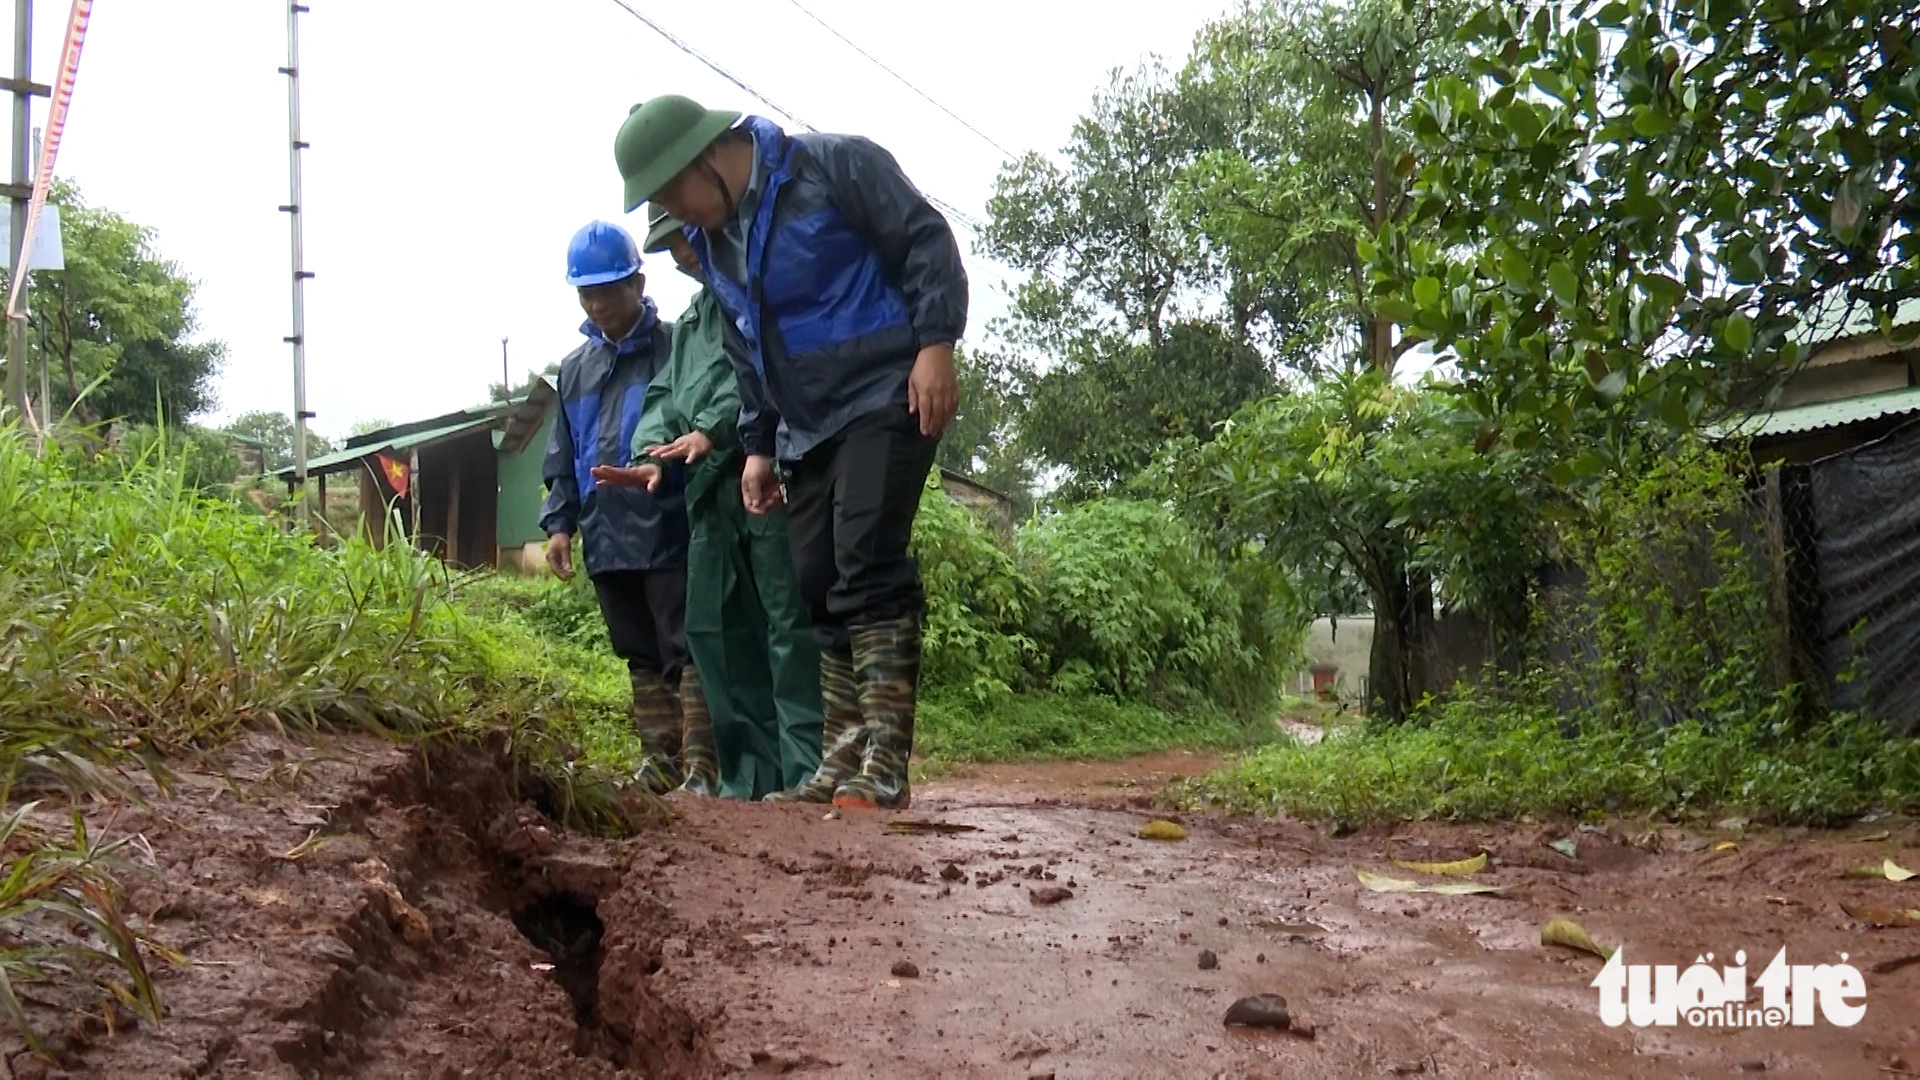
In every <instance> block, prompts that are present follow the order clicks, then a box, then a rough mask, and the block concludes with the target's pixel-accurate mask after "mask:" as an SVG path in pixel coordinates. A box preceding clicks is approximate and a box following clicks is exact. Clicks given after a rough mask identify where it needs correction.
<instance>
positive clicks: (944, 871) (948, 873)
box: [940, 863, 967, 881]
mask: <svg viewBox="0 0 1920 1080" xmlns="http://www.w3.org/2000/svg"><path fill="white" fill-rule="evenodd" d="M966 876H967V872H966V871H965V870H962V869H960V868H959V867H958V866H955V865H954V864H952V863H948V864H947V865H945V866H943V867H941V868H940V880H941V881H959V880H960V879H961V878H964V877H966Z"/></svg>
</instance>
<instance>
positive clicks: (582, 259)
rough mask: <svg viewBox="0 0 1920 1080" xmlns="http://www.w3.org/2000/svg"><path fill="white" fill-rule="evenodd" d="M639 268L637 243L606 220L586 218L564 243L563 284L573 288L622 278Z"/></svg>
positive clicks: (637, 271)
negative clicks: (564, 278)
mask: <svg viewBox="0 0 1920 1080" xmlns="http://www.w3.org/2000/svg"><path fill="white" fill-rule="evenodd" d="M639 272H640V246H639V245H638V244H635V243H634V242H633V237H632V236H629V235H628V234H627V230H625V229H623V228H621V227H620V226H618V225H615V224H613V223H612V222H609V221H590V222H588V223H587V224H585V225H583V226H581V228H580V231H579V232H577V233H574V234H573V240H572V242H570V243H568V244H567V284H569V285H572V286H574V287H575V288H586V287H587V286H589V285H605V284H607V283H608V282H612V281H623V280H625V279H627V278H630V277H632V276H633V275H635V274H637V273H639Z"/></svg>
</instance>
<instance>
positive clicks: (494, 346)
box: [0, 0, 1228, 435]
mask: <svg viewBox="0 0 1920 1080" xmlns="http://www.w3.org/2000/svg"><path fill="white" fill-rule="evenodd" d="M309 2H310V5H311V6H312V8H313V11H312V12H311V13H310V14H307V15H303V16H302V17H301V18H302V22H301V36H302V41H301V51H302V55H301V70H302V78H301V92H302V95H303V116H302V122H303V125H304V127H305V137H306V139H307V141H309V142H310V143H312V144H313V148H312V149H311V150H309V151H308V152H307V154H306V159H305V183H306V198H305V203H306V242H307V266H308V268H309V269H311V270H313V271H314V272H315V273H316V274H317V275H318V277H317V278H316V279H314V280H313V281H310V282H309V283H308V285H307V337H308V351H307V357H308V374H307V386H308V396H309V408H311V409H312V410H313V411H315V412H317V413H318V414H319V416H318V418H317V419H316V420H315V421H314V426H315V427H316V429H318V430H320V431H322V432H326V433H328V434H334V435H338V434H342V433H344V432H345V431H346V430H347V429H348V427H349V426H350V425H352V424H353V423H354V422H356V421H360V420H371V419H386V420H393V421H404V420H409V419H418V418H421V417H426V416H431V415H435V414H437V413H442V412H448V411H451V410H454V409H458V408H462V407H464V406H467V405H472V404H475V403H478V402H480V401H482V400H484V398H485V396H486V388H487V386H488V384H489V383H491V382H495V381H498V379H499V378H500V339H501V338H502V337H506V338H509V339H510V340H511V344H510V346H509V352H510V355H511V360H512V367H513V374H514V378H515V380H516V381H517V380H518V379H519V378H520V377H521V376H522V375H523V374H524V373H525V372H527V371H529V370H536V369H539V368H541V367H544V366H545V365H546V364H547V363H549V362H550V361H553V360H557V359H559V358H560V357H561V356H563V355H564V354H565V353H566V352H567V351H568V350H570V349H571V348H572V347H573V346H574V345H575V344H577V342H578V340H579V337H578V332H577V329H576V328H577V327H578V325H579V323H580V321H581V314H580V310H579V308H578V306H577V304H576V303H575V301H574V297H573V293H572V290H570V289H568V288H567V287H566V285H565V283H564V281H563V270H564V263H565V250H566V243H567V239H568V237H570V236H571V235H572V233H573V231H574V230H575V229H576V228H578V227H579V226H580V225H582V224H584V223H586V222H587V221H588V220H591V219H593V218H595V217H601V218H606V219H608V220H616V221H620V220H623V219H622V217H621V213H620V194H621V193H620V183H619V176H618V173H617V172H616V170H615V168H614V165H613V154H612V143H613V135H614V132H615V131H616V130H617V129H618V127H619V124H620V121H621V120H622V119H623V118H624V117H625V116H626V113H627V109H628V107H629V106H631V105H632V104H634V103H635V102H638V101H641V100H644V99H645V98H648V97H651V96H652V95H654V94H658V93H666V92H675V91H677V92H681V93H686V94H690V95H692V96H694V97H696V98H699V99H701V100H702V101H703V102H705V103H707V104H709V105H713V106H726V107H737V108H744V109H746V110H747V111H770V110H765V109H764V107H762V106H759V105H758V103H756V102H754V101H752V100H751V99H749V98H747V96H746V95H745V94H744V93H742V92H740V91H738V90H736V89H735V88H734V87H733V86H731V85H730V84H728V83H726V82H725V81H723V80H722V79H721V78H720V77H719V76H717V75H715V74H713V73H712V72H710V71H708V70H707V69H706V68H704V67H702V66H701V65H700V64H699V63H698V62H696V61H695V60H693V59H691V58H690V57H687V56H686V55H684V54H682V53H681V52H679V51H678V50H676V49H674V48H673V47H672V46H670V45H668V44H667V43H666V42H665V41H663V40H662V39H661V38H659V37H658V36H656V35H655V34H654V33H653V32H652V31H651V30H649V29H647V28H646V27H645V26H644V25H642V24H641V23H640V22H639V21H638V20H636V19H634V18H633V17H632V16H630V15H629V14H627V13H626V12H624V11H622V10H621V9H620V8H619V7H618V6H616V5H615V4H614V3H613V2H612V0H540V2H537V3H534V2H527V0H466V2H458V0H309ZM629 2H630V3H631V4H632V5H633V7H635V8H636V9H637V10H639V11H641V12H643V13H645V14H646V15H648V16H649V17H650V18H653V19H655V20H656V21H658V22H659V23H661V24H662V25H663V26H665V27H666V29H668V30H669V31H670V32H672V33H674V34H676V35H677V36H679V37H680V38H681V39H682V40H684V41H687V42H688V43H690V44H691V45H693V46H694V47H695V48H697V49H699V50H701V51H702V52H704V53H706V54H707V55H708V56H711V57H712V58H713V59H715V60H716V61H717V62H719V63H720V64H721V66H723V67H726V68H727V69H728V70H730V71H732V72H733V73H734V74H735V75H737V76H739V77H740V78H742V79H744V80H745V81H746V82H747V83H748V84H750V85H752V86H753V87H755V88H756V89H757V90H759V91H761V92H762V93H765V94H768V95H770V96H771V97H772V98H773V99H774V101H776V102H778V103H779V104H780V105H782V106H784V107H786V108H790V109H793V110H795V111H796V112H798V113H799V114H800V116H801V117H802V118H804V119H805V120H806V121H807V122H808V123H810V124H813V125H815V126H817V127H819V128H821V129H823V130H828V131H846V132H855V133H858V134H863V135H867V136H870V137H872V138H874V139H875V140H877V141H878V142H880V143H881V144H882V145H884V146H886V147H887V148H888V149H890V150H892V151H893V152H894V154H895V155H896V156H897V157H898V158H899V159H900V161H901V163H902V165H903V166H904V167H905V168H906V170H907V173H908V175H909V176H910V177H912V178H913V180H914V181H915V182H916V183H918V184H919V185H920V186H921V187H922V188H923V189H924V190H926V191H928V192H929V193H931V194H934V195H937V196H939V197H940V198H943V199H945V200H947V201H949V202H951V203H954V204H956V205H958V206H960V207H961V208H963V209H965V210H966V211H967V212H968V213H970V214H973V215H974V216H976V217H984V207H985V202H986V198H987V196H988V195H989V194H990V193H991V191H992V183H993V178H994V175H995V173H996V171H997V169H998V167H999V165H1000V160H1001V158H1000V155H999V153H998V152H997V151H995V150H994V149H993V148H991V147H990V146H988V145H986V144H985V143H984V142H982V141H981V140H980V139H978V138H977V137H976V136H974V135H973V134H971V133H969V132H968V131H967V130H966V129H965V128H963V127H961V126H960V125H958V124H957V123H955V122H954V121H953V120H951V119H949V118H948V117H947V116H946V115H944V114H942V113H941V112H939V111H938V110H937V109H935V108H934V107H933V106H931V105H929V104H927V103H926V102H925V101H923V100H921V99H920V98H918V97H916V96H915V95H914V94H912V93H911V92H910V91H908V90H907V89H906V88H904V87H902V86H901V85H900V84H899V83H897V82H895V81H894V80H893V79H892V78H891V77H890V76H888V75H887V74H886V73H885V72H883V71H881V70H879V69H878V68H876V67H874V66H873V65H872V64H870V63H868V62H867V61H866V60H863V59H862V58H861V57H860V56H859V55H858V54H856V53H855V52H853V51H852V50H851V49H849V48H848V47H847V46H846V45H844V44H842V43H841V42H840V41H838V40H837V39H835V38H833V37H832V36H831V35H829V34H828V33H827V31H825V30H823V29H821V28H820V27H819V26H818V25H816V24H815V23H813V22H812V21H811V20H809V19H808V18H807V17H806V16H805V15H804V14H802V13H801V12H800V11H799V10H797V9H796V8H795V7H794V6H793V4H792V3H791V2H790V0H732V2H730V3H728V4H725V5H716V4H707V3H679V4H669V3H665V2H662V0H629ZM801 2H803V3H805V4H806V6H807V7H808V9H810V10H812V11H813V12H814V13H815V14H817V15H819V16H820V17H821V18H823V19H825V20H826V21H827V22H829V23H831V24H833V25H834V26H835V27H836V28H837V29H839V30H840V31H841V32H842V33H844V34H846V35H847V36H848V37H850V38H852V39H853V40H854V41H856V42H858V43H860V45H861V46H862V47H864V48H865V49H866V50H867V51H868V52H870V53H872V54H873V55H874V56H876V57H878V58H879V59H880V60H881V61H883V62H885V63H886V64H888V65H889V66H891V67H893V68H894V69H895V70H897V71H899V72H901V73H902V74H904V75H906V76H907V77H908V78H909V79H911V80H913V81H914V82H915V83H917V84H918V85H919V86H920V87H921V88H922V89H924V90H926V91H927V92H928V93H929V94H932V95H933V96H934V97H935V98H937V99H939V100H940V101H941V102H942V103H944V104H945V105H947V106H948V107H949V108H951V109H953V110H954V111H955V112H957V113H959V114H960V115H961V116H963V117H966V118H967V120H968V121H969V122H971V123H972V124H974V125H975V126H977V127H979V128H980V129H981V130H983V131H985V132H986V133H987V134H989V135H991V136H992V137H993V138H994V139H995V140H997V141H998V142H1000V143H1002V144H1003V145H1005V146H1007V147H1009V148H1011V149H1013V150H1016V151H1024V150H1026V149H1029V148H1036V149H1043V150H1048V151H1051V150H1055V149H1057V148H1058V147H1059V146H1060V145H1061V144H1063V143H1064V142H1065V141H1066V138H1067V134H1068V131H1069V129H1070V127H1071V125H1072V124H1073V122H1074V120H1075V119H1076V118H1077V117H1078V116H1079V115H1080V113H1081V112H1082V111H1083V110H1084V109H1085V107H1086V105H1087V104H1088V102H1089V100H1090V99H1091V97H1092V94H1093V93H1094V91H1095V90H1096V89H1097V88H1099V87H1101V86H1103V85H1105V83H1106V81H1107V72H1108V71H1109V70H1111V69H1112V68H1114V67H1118V66H1126V67H1131V66H1133V65H1134V64H1136V63H1138V62H1139V61H1140V60H1141V59H1143V58H1144V57H1146V56H1147V55H1148V54H1160V55H1163V56H1166V57H1169V58H1175V59H1177V58H1179V57H1182V56H1184V55H1185V53H1186V51H1187V47H1188V45H1189V43H1190V41H1191V40H1192V36H1193V34H1194V32H1195V31H1196V30H1198V29H1199V28H1200V26H1201V25H1202V24H1204V23H1205V22H1206V21H1208V20H1209V19H1210V18H1212V17H1214V16H1216V15H1218V14H1219V13H1221V12H1222V11H1224V10H1225V9H1226V7H1227V6H1228V0H1184V2H1181V0H1176V2H1173V3H1167V2H1164V0H1162V2H1152V3H1150V2H1146V0H974V2H972V3H967V4H958V3H924V2H923V3H907V2H902V0H801ZM0 6H4V7H6V8H9V9H10V7H11V5H0ZM35 6H36V12H35V15H36V19H37V25H36V33H35V61H34V75H35V77H36V78H38V79H40V80H42V81H45V80H46V79H47V78H48V77H49V75H50V74H51V73H52V72H53V70H54V66H55V64H56V61H57V59H58V53H59V47H60V31H61V27H62V26H63V24H64V20H65V16H66V5H65V4H63V3H58V2H57V0H40V3H38V4H37V5H35ZM0 23H4V25H3V26H0V33H4V34H6V35H8V37H9V38H10V36H11V26H12V20H11V19H10V18H7V19H0ZM285 34H286V18H285V5H284V4H283V3H280V2H278V0H172V2H166V3H162V2H158V0H97V3H96V4H95V7H94V15H93V23H92V27H91V30H90V32H89V36H88V38H87V44H86V50H85V53H84V54H83V57H82V60H81V65H80V76H79V82H78V87H77V91H76V93H75V96H74V102H73V108H72V112H71V113H70V116H69V121H68V128H67V133H66V136H65V141H64V143H63V145H62V148H61V153H60V159H59V163H58V166H57V170H56V171H57V172H59V173H60V174H61V175H63V176H66V177H68V178H70V179H72V180H74V181H76V182H77V183H78V184H79V185H80V187H81V189H82V192H83V193H84V195H85V197H86V198H87V199H88V201H89V202H91V203H94V204H97V205H102V206H106V207H110V208H112V209H114V210H116V211H119V212H120V213H122V214H124V215H126V216H127V217H130V218H132V219H133V220H134V221H137V222H139V223H141V224H144V225H148V226H151V227H153V228H154V229H156V230H157V232H158V247H159V250H160V251H161V252H162V253H163V254H164V255H165V256H166V257H168V258H170V259H173V260H175V261H176V262H178V263H179V264H180V266H181V267H182V269H183V270H184V271H185V272H186V273H187V274H189V275H190V276H192V277H193V278H195V279H197V280H198V281H199V282H200V293H199V301H198V310H199V315H200V322H201V332H202V333H203V334H204V335H205V336H208V337H213V338H218V339H220V340H223V341H225V342H226V343H227V345H228V349H229V358H228V361H227V366H226V369H225V371H224V372H223V373H222V375H221V377H220V380H219V388H218V392H219V398H220V409H219V411H218V412H217V413H215V414H213V415H212V416H209V417H202V420H207V421H214V422H218V421H219V420H220V419H222V418H225V417H228V416H231V415H233V414H235V413H238V412H243V411H246V410H249V409H278V410H281V411H287V412H290V411H291V401H292V376H291V373H290V368H291V365H290V349H289V347H288V346H287V345H285V344H283V343H282V341H281V339H282V338H283V337H284V336H285V335H286V334H287V333H288V332H289V327H290V315H289V309H290V301H289V296H288V293H289V289H288V284H287V282H288V273H289V265H288V229H287V218H286V215H284V214H280V213H278V212H277V211H276V210H275V207H276V206H278V205H279V204H281V203H283V202H285V201H286V195H287V175H286V169H287V166H286V140H287V129H286V124H287V115H286V80H285V79H284V78H283V77H282V76H280V75H279V74H278V73H277V72H276V69H277V68H278V67H279V66H280V65H282V64H284V63H285V62H286V40H285ZM11 51H12V47H11V44H9V45H8V46H7V51H6V52H5V53H0V63H3V62H4V59H3V58H4V57H7V56H10V55H11ZM41 108H42V109H43V108H44V106H41ZM42 115H43V113H42V112H41V111H36V114H35V122H36V123H39V122H40V117H41V116H42ZM637 218H638V216H637V215H636V220H634V221H626V222H624V223H625V224H627V226H628V227H629V229H631V230H632V231H634V232H635V233H636V234H638V233H640V232H642V231H643V229H644V225H643V223H642V222H640V221H639V220H637ZM960 236H961V240H962V244H963V246H966V245H968V244H969V238H968V236H967V234H966V233H965V232H963V231H962V232H960ZM969 266H970V267H971V269H972V278H973V283H974V300H973V311H974V318H973V320H972V329H971V331H970V333H971V336H974V337H978V336H979V335H980V334H981V333H982V332H983V331H984V329H985V323H986V319H987V318H988V317H990V316H991V315H993V314H996V313H998V312H999V311H1001V310H1003V309H1004V304H1003V303H1002V302H1000V301H999V300H998V299H997V298H996V297H995V295H994V294H995V293H996V292H997V291H998V288H999V283H1001V282H1004V281H1007V280H1010V278H1009V275H1008V273H1007V272H1006V271H1005V270H1003V269H998V268H995V267H992V266H991V265H989V264H986V263H984V262H983V261H982V260H980V259H978V258H970V259H969ZM648 270H649V288H650V291H652V292H653V293H654V294H655V295H656V298H657V299H658V300H659V302H660V305H661V308H662V310H663V312H664V313H666V314H667V315H673V314H677V313H678V311H679V310H680V308H681V307H682V306H683V305H684V304H685V302H686V299H687V297H688V295H689V294H690V292H691V289H690V286H689V285H688V284H687V283H686V282H684V281H683V280H681V279H680V277H679V275H678V274H677V273H675V272H674V271H673V270H672V268H671V265H670V263H669V262H668V261H667V260H666V259H664V258H656V259H649V261H648Z"/></svg>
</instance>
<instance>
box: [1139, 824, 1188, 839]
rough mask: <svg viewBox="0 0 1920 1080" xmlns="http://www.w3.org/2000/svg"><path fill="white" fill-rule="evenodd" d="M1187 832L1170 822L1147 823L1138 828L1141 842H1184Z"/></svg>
mask: <svg viewBox="0 0 1920 1080" xmlns="http://www.w3.org/2000/svg"><path fill="white" fill-rule="evenodd" d="M1186 838H1187V830H1185V829H1183V828H1181V827H1180V826H1178V825H1175V824H1174V823H1173V822H1171V821H1149V822H1147V823H1146V824H1145V825H1142V826H1140V839H1142V840H1185V839H1186Z"/></svg>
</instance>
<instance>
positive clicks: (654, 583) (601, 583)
mask: <svg viewBox="0 0 1920 1080" xmlns="http://www.w3.org/2000/svg"><path fill="white" fill-rule="evenodd" d="M593 591H594V593H595V594H596V595H598V596H599V597H600V617H601V618H603V619H605V620H606V621H607V636H608V637H609V638H611V639H613V654H614V655H615V656H618V657H619V658H620V659H622V660H625V661H626V662H627V670H629V671H634V672H639V671H657V672H659V673H660V677H661V678H662V679H664V680H666V684H667V685H668V686H669V687H674V686H678V685H679V684H680V669H681V668H683V667H686V666H687V572H686V571H685V570H616V571H614V572H612V573H606V574H596V575H594V578H593Z"/></svg>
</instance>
